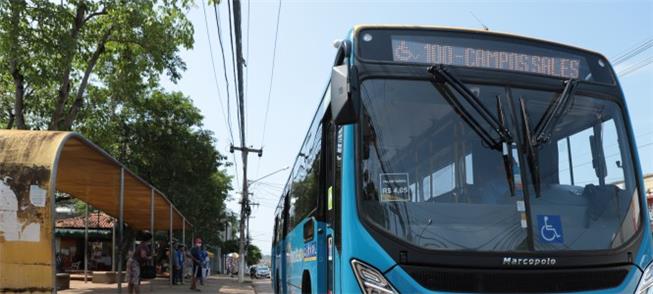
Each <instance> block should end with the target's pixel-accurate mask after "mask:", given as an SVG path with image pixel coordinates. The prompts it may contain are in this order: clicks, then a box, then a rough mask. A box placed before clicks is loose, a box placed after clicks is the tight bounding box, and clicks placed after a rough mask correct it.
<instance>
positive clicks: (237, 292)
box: [57, 275, 254, 294]
mask: <svg viewBox="0 0 653 294" xmlns="http://www.w3.org/2000/svg"><path fill="white" fill-rule="evenodd" d="M150 284H152V287H150ZM189 288H190V281H189V280H187V281H186V283H185V285H178V286H169V285H168V280H166V279H156V280H154V281H145V282H143V283H142V284H141V293H211V294H214V293H225V294H254V288H253V287H252V281H251V280H250V279H248V278H246V279H245V283H243V284H239V283H238V278H236V277H234V278H230V277H229V276H225V275H213V276H211V277H209V278H208V279H207V281H206V282H205V283H204V286H200V289H201V292H196V291H192V290H190V289H189ZM150 289H152V290H151V291H150ZM57 293H62V294H81V293H118V285H117V284H93V283H91V282H88V283H86V284H85V283H84V282H83V281H70V289H68V290H62V291H58V292H57ZM122 293H127V284H124V283H123V284H122Z"/></svg>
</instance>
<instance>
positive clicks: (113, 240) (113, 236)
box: [111, 220, 116, 272]
mask: <svg viewBox="0 0 653 294" xmlns="http://www.w3.org/2000/svg"><path fill="white" fill-rule="evenodd" d="M111 271H112V272H115V271H116V221H115V220H114V221H113V225H111Z"/></svg>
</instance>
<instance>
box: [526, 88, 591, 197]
mask: <svg viewBox="0 0 653 294" xmlns="http://www.w3.org/2000/svg"><path fill="white" fill-rule="evenodd" d="M577 84H578V80H575V79H569V80H566V81H565V87H564V89H563V90H562V93H560V95H559V96H558V97H557V98H556V99H555V100H553V102H551V104H549V106H548V107H547V108H546V111H545V112H544V115H542V118H541V119H540V121H539V122H538V123H537V126H536V127H535V130H534V131H533V132H531V131H530V119H529V118H528V111H527V110H526V103H525V102H524V98H523V97H520V98H519V106H520V109H521V123H522V125H523V133H524V134H523V136H524V142H525V144H524V150H525V151H526V158H527V160H528V166H529V167H530V171H531V176H532V179H533V188H534V189H535V197H540V196H541V181H540V166H539V159H538V156H537V152H536V150H535V148H537V147H539V146H540V145H542V144H546V143H547V142H549V140H551V133H552V132H553V128H554V127H555V126H556V124H557V123H558V120H560V118H561V117H562V114H563V113H564V112H565V110H567V108H568V106H569V101H571V97H572V96H573V94H574V90H575V89H576V85H577Z"/></svg>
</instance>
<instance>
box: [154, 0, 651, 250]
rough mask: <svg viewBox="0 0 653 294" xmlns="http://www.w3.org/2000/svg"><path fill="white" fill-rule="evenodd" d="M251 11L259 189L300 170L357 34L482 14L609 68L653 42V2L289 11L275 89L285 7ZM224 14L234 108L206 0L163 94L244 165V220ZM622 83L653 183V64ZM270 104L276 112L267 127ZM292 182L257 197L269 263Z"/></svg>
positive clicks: (222, 9) (310, 6)
mask: <svg viewBox="0 0 653 294" xmlns="http://www.w3.org/2000/svg"><path fill="white" fill-rule="evenodd" d="M204 1H205V0H204ZM241 3H242V28H243V48H244V50H245V53H244V55H245V60H246V63H247V74H246V76H247V78H246V83H245V87H246V91H244V92H245V94H246V95H245V104H246V129H245V130H246V143H247V145H248V146H252V147H254V148H260V147H262V148H263V156H262V157H261V158H259V157H257V156H256V155H255V154H251V155H250V157H249V163H250V164H249V167H248V178H249V179H250V180H257V179H259V178H261V177H263V176H266V175H268V174H270V173H273V172H275V171H278V170H280V169H283V168H285V167H288V166H291V165H292V164H293V161H294V158H295V156H296V155H297V152H298V150H299V148H300V145H301V143H302V141H303V139H304V136H305V135H306V131H307V129H308V127H309V124H310V121H311V119H312V117H313V114H314V112H315V110H316V108H317V105H318V103H319V99H320V98H321V94H322V93H323V91H324V89H325V87H326V85H327V82H328V78H329V75H330V73H331V65H332V63H333V59H334V57H335V53H336V50H335V49H334V48H333V46H332V44H333V41H334V40H337V39H341V38H343V37H344V36H345V35H346V33H347V32H348V31H349V30H350V29H351V28H352V27H353V26H354V25H356V24H414V25H440V26H453V27H465V28H475V29H480V28H482V26H481V25H480V24H479V21H477V20H476V19H475V18H474V16H472V13H473V14H474V15H475V16H476V17H478V19H479V20H480V21H482V22H483V23H484V24H485V25H486V26H487V27H489V29H490V30H491V31H496V32H507V33H513V34H519V35H524V36H529V37H535V38H541V39H546V40H551V41H556V42H559V43H564V44H569V45H574V46H578V47H581V48H586V49H590V50H593V51H597V52H599V53H602V54H604V55H605V56H606V57H607V58H608V59H609V60H611V59H614V58H615V57H617V56H619V55H621V54H622V53H624V52H625V51H627V50H628V49H631V48H633V47H635V46H637V45H639V44H641V43H643V42H644V41H646V40H648V39H651V38H653V0H650V1H327V0H322V1H307V0H305V1H282V2H281V10H280V11H281V14H280V18H279V27H278V39H277V50H276V58H275V67H274V76H273V79H272V83H270V81H271V69H272V64H273V51H274V50H273V48H274V39H275V27H276V21H277V9H278V7H279V4H280V2H279V1H248V0H243V1H242V2H241ZM203 6H205V9H206V16H205V13H204V10H203ZM218 10H219V15H220V25H221V26H222V29H221V30H222V38H223V39H222V40H223V42H224V43H223V45H224V50H225V59H226V69H227V76H228V81H229V87H230V92H231V94H230V99H231V100H230V102H229V103H227V94H226V85H225V79H224V71H223V65H222V55H221V53H220V46H219V43H218V32H217V28H216V18H215V16H214V12H213V7H212V6H209V5H208V4H207V3H206V2H204V3H202V0H197V2H196V3H195V6H194V7H193V8H192V9H191V10H190V11H189V12H188V14H187V16H188V18H189V19H190V20H191V21H192V23H193V25H194V28H195V36H194V37H195V44H194V47H193V48H192V49H190V50H185V51H183V52H181V57H182V59H183V60H184V61H185V62H186V65H187V70H186V71H185V72H184V73H183V77H182V79H181V80H180V81H178V82H177V83H176V84H174V83H171V82H170V81H167V80H164V81H163V87H164V88H165V89H167V90H169V91H181V92H183V93H184V94H185V95H187V96H189V97H190V98H191V99H192V100H193V101H194V103H195V105H196V106H197V107H198V108H199V109H200V110H201V112H202V114H203V115H204V127H205V128H207V129H209V130H212V131H213V132H214V133H215V138H216V146H217V148H218V150H219V151H220V152H221V153H222V154H224V155H226V156H228V160H229V161H230V162H233V161H234V160H236V161H237V162H236V165H237V166H238V171H237V176H235V177H234V182H233V185H234V191H233V192H232V193H231V199H232V200H230V201H229V203H228V205H227V206H228V207H229V208H230V209H231V210H232V211H234V212H238V211H240V209H239V204H238V203H237V202H238V200H239V198H240V194H237V191H240V190H241V189H242V171H241V170H240V168H241V167H242V162H241V157H240V154H235V156H234V155H232V154H230V153H229V145H230V143H231V142H232V140H231V136H230V135H229V133H230V132H229V128H228V127H227V123H226V121H227V117H225V116H226V115H225V113H227V104H229V106H230V109H229V111H228V113H230V114H231V115H230V118H231V122H232V127H233V128H232V130H233V137H234V139H235V140H236V142H234V145H239V144H240V142H239V139H238V138H239V135H238V128H237V122H236V109H235V102H234V101H235V99H234V97H235V95H234V92H233V85H234V83H233V74H232V73H233V68H232V64H231V62H230V60H231V51H230V50H229V48H231V46H230V44H229V41H230V40H229V27H228V25H229V22H228V6H227V0H223V1H221V3H220V4H219V6H218ZM205 17H206V18H205ZM207 26H208V34H207ZM248 35H249V36H248ZM209 40H210V43H209ZM211 50H212V54H211ZM211 56H213V60H214V64H215V74H214V68H213V67H212V61H211ZM650 58H653V48H651V49H649V50H647V51H645V52H643V53H642V54H640V55H638V56H637V57H635V58H632V59H631V60H629V61H628V62H625V63H623V64H621V65H619V66H617V67H616V71H617V72H620V71H622V70H625V69H627V68H628V67H629V66H633V65H635V64H637V63H638V62H642V61H644V60H646V59H650ZM619 81H620V83H621V86H622V88H623V91H624V94H625V97H626V100H627V103H628V107H629V111H630V118H631V121H632V123H633V126H634V132H635V135H636V141H637V145H638V146H639V153H640V159H641V161H642V170H643V172H644V174H647V173H653V115H651V113H650V111H651V110H652V109H653V64H649V65H648V66H646V67H644V68H641V69H640V70H637V71H635V72H632V73H629V74H627V75H624V76H621V77H619ZM216 83H217V86H216ZM270 86H271V88H270ZM268 93H270V95H269V96H268ZM268 97H270V100H269V110H268V111H267V113H268V115H267V120H265V118H266V109H267V107H266V106H267V105H268ZM264 125H265V126H266V127H264ZM264 131H265V133H264ZM226 170H227V172H228V173H229V174H230V175H234V174H235V173H236V167H235V166H231V167H228V168H226ZM288 173H289V169H286V170H282V171H281V172H278V173H275V174H273V175H271V176H268V177H266V178H265V179H262V180H260V181H258V182H257V183H255V184H253V185H252V187H251V192H253V193H254V194H253V201H254V202H256V203H259V204H260V205H259V206H255V207H253V210H252V218H251V220H250V225H251V238H252V242H253V243H254V244H255V245H256V246H258V247H259V248H261V250H262V252H263V253H264V254H270V245H271V239H272V231H273V218H274V207H275V206H276V204H277V201H278V198H279V196H280V193H281V190H282V189H283V186H284V183H285V182H286V179H287V177H288Z"/></svg>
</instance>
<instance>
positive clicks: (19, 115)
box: [9, 1, 27, 129]
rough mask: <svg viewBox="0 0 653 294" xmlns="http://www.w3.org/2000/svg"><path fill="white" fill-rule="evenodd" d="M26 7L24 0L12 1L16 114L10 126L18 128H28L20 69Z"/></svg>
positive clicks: (10, 57)
mask: <svg viewBox="0 0 653 294" xmlns="http://www.w3.org/2000/svg"><path fill="white" fill-rule="evenodd" d="M24 8H25V2H24V1H12V2H11V25H10V32H9V36H10V38H11V39H12V40H11V50H10V51H11V52H9V71H10V72H11V77H12V78H13V82H14V114H13V119H12V118H11V117H10V124H9V126H10V127H13V125H14V124H15V126H16V128H18V129H26V128H27V126H26V124H25V114H24V112H25V77H24V76H23V74H22V73H21V71H20V60H19V58H20V53H19V51H20V50H19V46H20V44H19V36H20V18H21V16H20V12H21V11H23V9H24Z"/></svg>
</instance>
